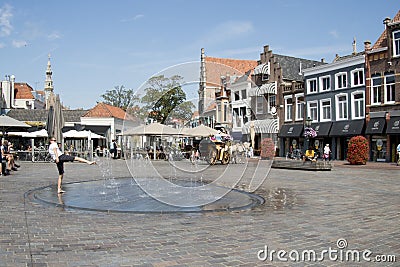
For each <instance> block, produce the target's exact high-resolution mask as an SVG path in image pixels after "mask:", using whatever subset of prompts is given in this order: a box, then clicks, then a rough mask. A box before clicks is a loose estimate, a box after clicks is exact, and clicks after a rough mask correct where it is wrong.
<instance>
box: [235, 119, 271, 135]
mask: <svg viewBox="0 0 400 267" xmlns="http://www.w3.org/2000/svg"><path fill="white" fill-rule="evenodd" d="M252 124H253V125H254V132H255V133H278V132H279V128H278V120H277V119H266V120H255V121H249V122H246V124H245V125H244V126H243V128H242V133H243V134H250V128H251V127H252Z"/></svg>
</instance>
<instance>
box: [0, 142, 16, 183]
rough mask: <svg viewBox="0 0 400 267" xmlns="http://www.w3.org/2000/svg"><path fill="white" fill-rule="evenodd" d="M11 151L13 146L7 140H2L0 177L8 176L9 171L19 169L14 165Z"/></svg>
mask: <svg viewBox="0 0 400 267" xmlns="http://www.w3.org/2000/svg"><path fill="white" fill-rule="evenodd" d="M12 150H13V144H12V143H9V142H8V141H7V140H4V141H3V143H2V145H1V149H0V158H1V164H0V175H9V174H11V171H17V170H18V168H19V167H20V166H19V165H18V164H17V163H15V158H14V155H13V154H12ZM3 163H4V164H3Z"/></svg>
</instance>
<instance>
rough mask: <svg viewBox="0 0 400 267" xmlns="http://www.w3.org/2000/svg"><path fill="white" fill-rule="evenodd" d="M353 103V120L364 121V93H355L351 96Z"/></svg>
mask: <svg viewBox="0 0 400 267" xmlns="http://www.w3.org/2000/svg"><path fill="white" fill-rule="evenodd" d="M351 98H352V102H353V105H352V107H353V110H352V113H353V119H362V118H364V117H365V108H364V107H365V101H364V92H353V93H352V95H351Z"/></svg>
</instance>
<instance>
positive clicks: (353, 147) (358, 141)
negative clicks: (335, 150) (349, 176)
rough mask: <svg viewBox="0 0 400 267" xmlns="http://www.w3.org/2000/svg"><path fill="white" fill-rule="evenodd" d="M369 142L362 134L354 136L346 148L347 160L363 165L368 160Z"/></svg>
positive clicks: (353, 163)
mask: <svg viewBox="0 0 400 267" xmlns="http://www.w3.org/2000/svg"><path fill="white" fill-rule="evenodd" d="M368 151H369V144H368V140H367V139H366V138H365V137H364V136H361V135H360V136H354V137H352V138H351V139H350V141H349V144H348V148H347V159H346V160H347V161H348V162H349V163H350V164H352V165H365V164H366V163H367V160H368Z"/></svg>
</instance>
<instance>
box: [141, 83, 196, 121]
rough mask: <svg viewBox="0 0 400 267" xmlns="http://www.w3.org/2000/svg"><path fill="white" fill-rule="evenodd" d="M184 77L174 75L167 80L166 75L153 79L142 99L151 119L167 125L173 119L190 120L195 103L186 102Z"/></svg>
mask: <svg viewBox="0 0 400 267" xmlns="http://www.w3.org/2000/svg"><path fill="white" fill-rule="evenodd" d="M182 79H183V78H182V77H181V76H179V75H174V76H172V77H170V78H166V77H165V76H164V75H159V76H154V77H151V78H150V79H149V80H148V82H147V84H148V87H147V88H146V89H145V95H144V96H143V98H142V101H141V102H142V104H143V108H142V109H143V110H144V111H146V114H147V116H148V117H149V118H152V119H155V120H157V121H158V122H160V123H165V122H166V121H168V120H169V119H171V118H177V119H183V120H187V119H190V116H191V115H192V110H193V108H194V105H193V103H191V102H189V101H185V100H186V94H185V92H184V91H183V90H182V87H181V85H180V84H181V83H182Z"/></svg>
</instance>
